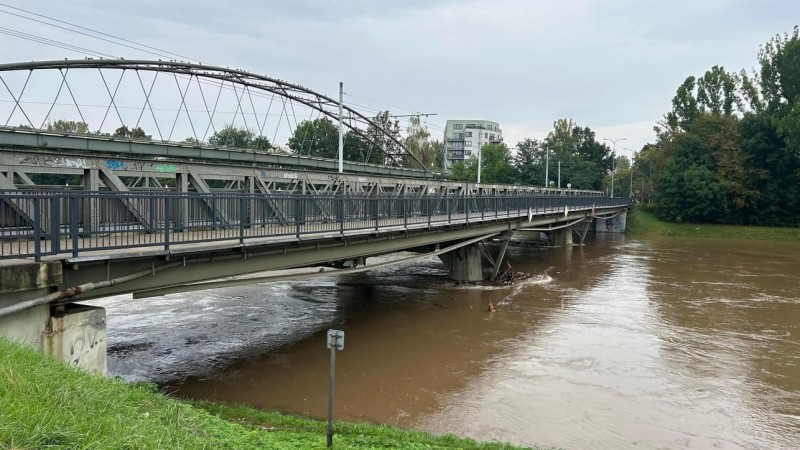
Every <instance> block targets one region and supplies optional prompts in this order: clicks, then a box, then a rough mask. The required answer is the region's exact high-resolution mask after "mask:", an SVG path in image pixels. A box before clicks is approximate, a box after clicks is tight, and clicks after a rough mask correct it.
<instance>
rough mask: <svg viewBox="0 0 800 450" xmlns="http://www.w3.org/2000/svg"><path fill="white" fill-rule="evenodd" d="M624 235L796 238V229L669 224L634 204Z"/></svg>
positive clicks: (798, 230)
mask: <svg viewBox="0 0 800 450" xmlns="http://www.w3.org/2000/svg"><path fill="white" fill-rule="evenodd" d="M626 234H627V235H629V236H634V237H652V236H675V237H698V238H712V239H751V240H766V241H800V228H780V227H754V226H743V225H710V224H692V223H670V222H663V221H661V220H659V219H658V218H657V217H656V216H655V215H653V214H651V213H649V212H647V211H645V210H644V209H642V208H640V207H635V208H633V209H632V210H631V211H630V212H629V213H628V219H627V224H626Z"/></svg>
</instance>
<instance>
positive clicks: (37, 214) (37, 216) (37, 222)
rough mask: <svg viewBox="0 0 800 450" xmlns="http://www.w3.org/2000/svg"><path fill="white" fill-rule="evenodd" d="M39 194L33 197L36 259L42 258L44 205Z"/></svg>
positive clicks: (38, 260)
mask: <svg viewBox="0 0 800 450" xmlns="http://www.w3.org/2000/svg"><path fill="white" fill-rule="evenodd" d="M40 200H41V199H40V198H39V195H37V196H36V197H34V198H33V251H34V253H36V256H35V257H34V260H35V261H36V262H40V261H41V260H42V227H43V226H44V224H43V223H42V207H41V205H40V203H39V201H40Z"/></svg>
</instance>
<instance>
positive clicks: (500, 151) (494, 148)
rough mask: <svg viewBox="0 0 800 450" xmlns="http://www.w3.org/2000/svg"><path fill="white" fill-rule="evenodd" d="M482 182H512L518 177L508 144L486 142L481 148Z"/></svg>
mask: <svg viewBox="0 0 800 450" xmlns="http://www.w3.org/2000/svg"><path fill="white" fill-rule="evenodd" d="M480 157H481V183H503V184H512V183H514V181H515V179H516V176H515V175H516V174H515V172H514V167H513V166H512V164H511V150H509V148H508V146H506V144H486V145H484V146H483V147H482V148H481V151H480Z"/></svg>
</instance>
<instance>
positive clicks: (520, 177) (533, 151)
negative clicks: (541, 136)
mask: <svg viewBox="0 0 800 450" xmlns="http://www.w3.org/2000/svg"><path fill="white" fill-rule="evenodd" d="M544 153H545V150H544V149H543V148H542V143H541V142H539V141H538V140H536V139H530V138H525V139H523V140H522V141H520V142H517V152H516V154H515V155H514V158H513V162H512V165H513V166H514V170H515V171H516V172H517V176H516V178H517V181H518V182H519V183H521V184H526V185H531V186H543V185H544Z"/></svg>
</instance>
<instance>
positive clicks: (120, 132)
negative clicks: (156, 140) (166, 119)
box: [112, 125, 151, 139]
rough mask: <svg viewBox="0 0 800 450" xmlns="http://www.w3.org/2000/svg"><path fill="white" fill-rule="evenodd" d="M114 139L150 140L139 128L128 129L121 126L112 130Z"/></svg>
mask: <svg viewBox="0 0 800 450" xmlns="http://www.w3.org/2000/svg"><path fill="white" fill-rule="evenodd" d="M112 136H114V137H118V138H128V139H150V138H151V136H150V135H149V134H147V133H145V131H144V130H143V129H141V128H140V127H136V128H134V129H129V128H128V127H127V126H125V125H123V126H121V127H119V128H117V129H116V130H114V134H112Z"/></svg>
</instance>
